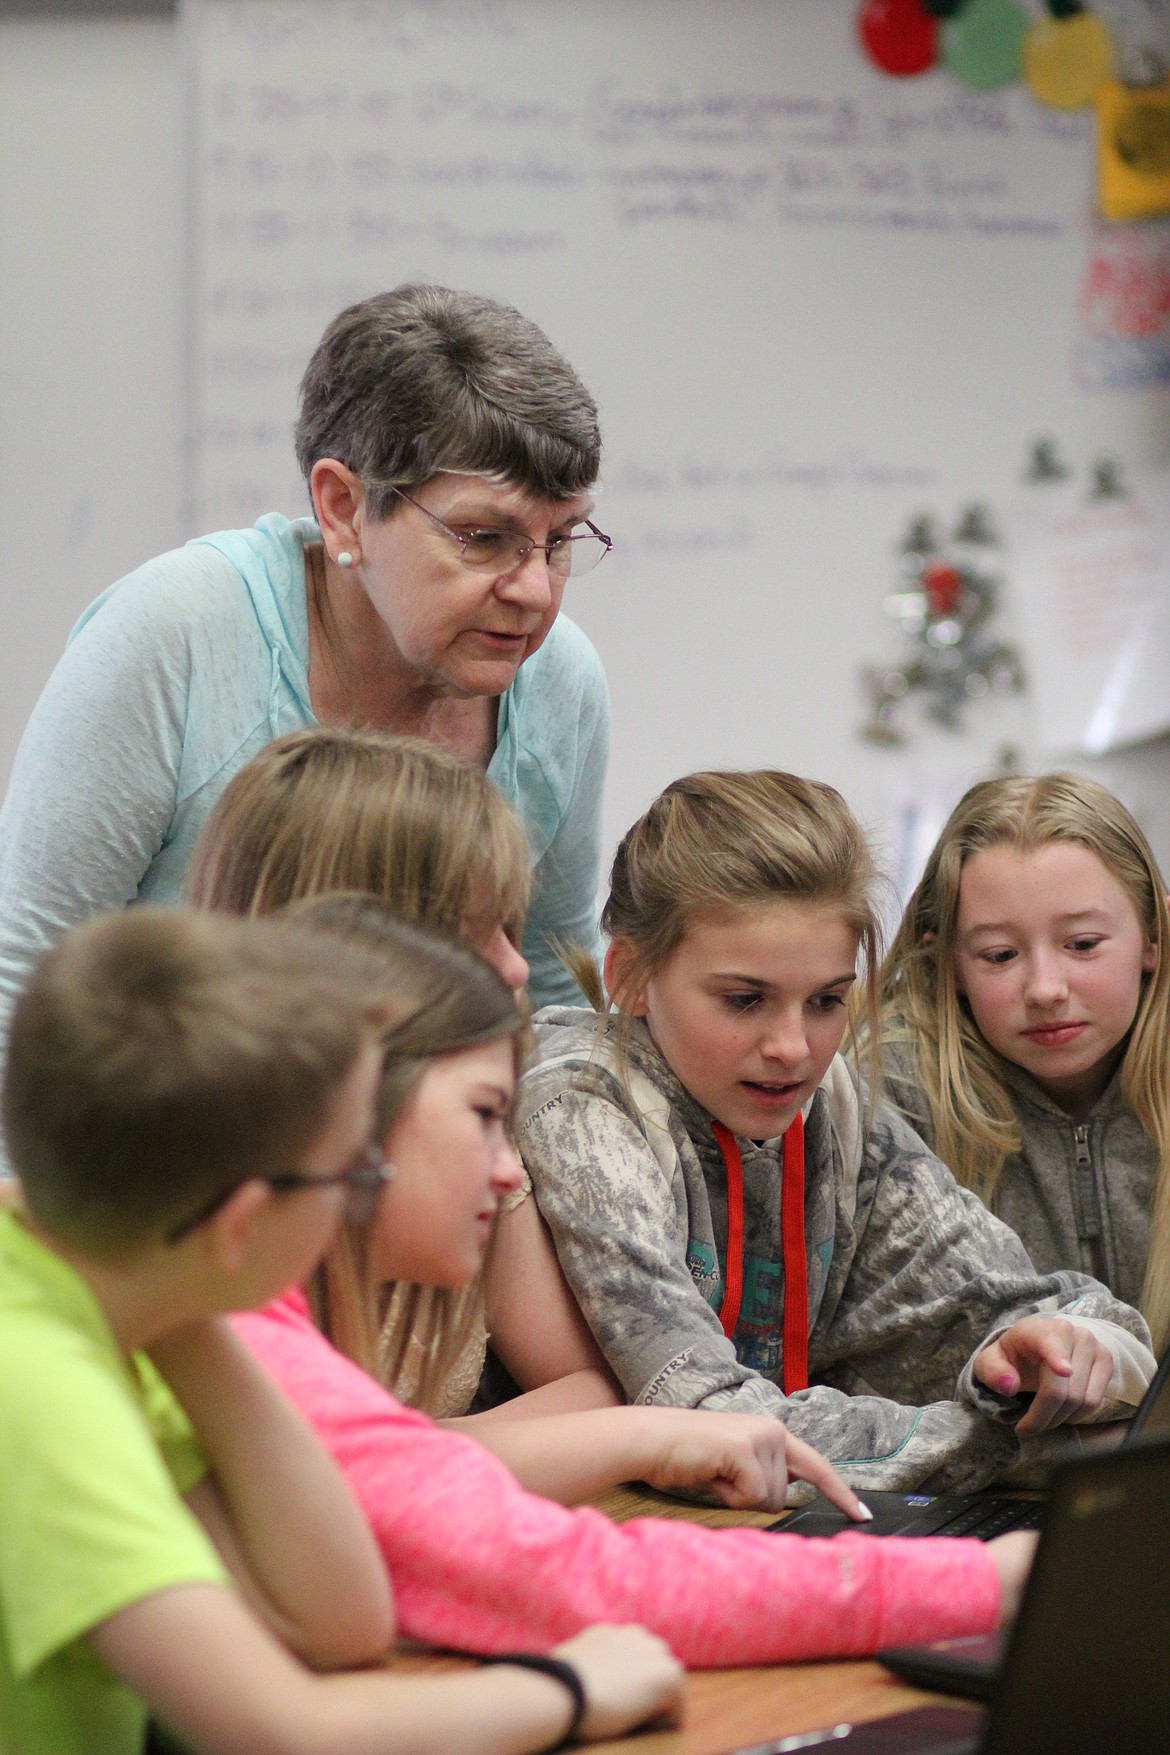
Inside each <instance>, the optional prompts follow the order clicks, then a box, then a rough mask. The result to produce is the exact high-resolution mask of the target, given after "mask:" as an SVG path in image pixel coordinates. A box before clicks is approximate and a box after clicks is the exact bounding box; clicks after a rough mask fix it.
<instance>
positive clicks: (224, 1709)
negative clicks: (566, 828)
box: [0, 910, 677, 1755]
mask: <svg viewBox="0 0 1170 1755" xmlns="http://www.w3.org/2000/svg"><path fill="white" fill-rule="evenodd" d="M379 1022H380V1020H379V1017H378V1012H377V1006H376V1003H375V1002H374V1001H373V999H372V997H371V995H370V993H369V990H368V987H367V985H366V978H365V975H364V971H362V970H361V969H360V967H359V966H358V965H357V964H356V963H352V962H350V961H349V959H348V958H347V956H346V954H345V952H344V951H343V950H342V949H341V948H340V947H339V946H338V945H337V944H336V943H334V942H332V941H329V942H328V944H327V945H322V944H319V943H318V942H317V941H315V940H314V939H313V938H312V937H311V936H308V935H306V934H304V933H300V932H296V931H294V930H292V929H290V928H288V927H285V926H280V925H275V924H272V923H268V922H264V923H261V922H254V921H248V922H243V921H235V920H227V919H223V918H219V917H212V916H199V915H194V914H182V913H179V912H164V911H150V910H134V911H131V912H130V913H128V914H125V915H119V916H110V917H108V918H106V919H102V920H98V921H95V922H92V923H90V924H89V925H87V926H84V927H81V928H79V929H78V930H77V931H75V932H73V933H70V934H68V935H66V937H65V938H64V939H62V940H61V941H60V942H59V944H58V945H57V946H56V947H55V948H54V950H52V951H51V952H50V953H49V954H48V956H47V957H45V958H44V959H43V961H42V962H41V963H40V964H39V965H38V968H37V970H36V971H35V973H34V975H33V978H32V981H31V983H30V985H29V987H28V988H27V989H26V991H25V993H24V995H23V996H22V997H21V999H20V1001H19V1002H18V1005H17V1009H16V1013H15V1016H14V1023H13V1031H12V1035H11V1038H10V1044H9V1060H8V1067H7V1071H6V1076H5V1084H4V1096H3V1117H4V1128H5V1134H6V1138H7V1144H8V1148H9V1152H10V1154H11V1158H12V1160H13V1162H14V1164H15V1165H16V1168H17V1170H18V1171H19V1174H20V1178H21V1190H20V1199H19V1203H18V1206H17V1207H16V1209H14V1210H12V1211H8V1212H4V1213H2V1214H0V1750H3V1752H4V1755H9V1751H12V1752H16V1751H19V1755H138V1752H139V1751H140V1750H141V1749H142V1746H143V1741H144V1736H145V1726H146V1716H147V1711H148V1709H153V1710H154V1712H155V1713H156V1714H157V1715H158V1716H159V1717H160V1718H161V1719H163V1720H164V1721H165V1722H166V1723H167V1724H168V1726H169V1727H171V1728H172V1729H173V1730H175V1731H176V1732H177V1733H178V1734H179V1735H180V1736H182V1737H183V1739H184V1740H185V1742H186V1743H187V1744H189V1745H190V1746H191V1747H192V1748H193V1749H194V1750H196V1751H199V1752H200V1755H251V1751H253V1750H254V1749H255V1748H257V1747H263V1748H265V1749H266V1750H272V1751H274V1752H279V1751H285V1750H287V1751H289V1752H290V1755H295V1752H299V1751H302V1750H308V1749H319V1748H321V1747H325V1746H330V1747H332V1746H344V1747H346V1748H347V1750H350V1751H352V1752H353V1755H361V1752H364V1751H368V1752H369V1755H378V1752H380V1751H386V1752H392V1751H397V1750H400V1749H404V1748H407V1747H410V1748H412V1749H420V1748H421V1749H426V1748H433V1749H435V1750H436V1751H437V1750H441V1749H447V1748H451V1747H453V1746H458V1747H465V1748H468V1749H474V1750H483V1751H484V1752H485V1755H487V1752H488V1751H495V1750H500V1751H504V1750H517V1751H519V1750H527V1749H537V1748H540V1747H542V1746H544V1745H546V1744H548V1743H550V1742H552V1741H554V1740H555V1739H556V1737H557V1736H559V1735H560V1734H561V1732H563V1730H564V1727H565V1724H566V1723H567V1722H568V1719H569V1717H570V1713H571V1712H572V1716H573V1717H574V1719H575V1718H576V1716H577V1715H576V1713H575V1712H574V1711H573V1707H574V1701H575V1700H576V1699H578V1698H582V1699H583V1700H584V1703H585V1704H586V1706H587V1708H588V1710H589V1712H590V1713H591V1714H592V1715H593V1716H594V1717H595V1718H597V1720H598V1722H599V1725H600V1723H601V1721H604V1722H605V1724H606V1726H607V1728H611V1727H613V1726H614V1723H615V1719H614V1711H615V1709H616V1714H617V1722H618V1723H619V1724H620V1725H622V1726H624V1725H625V1724H627V1723H630V1722H634V1721H635V1720H636V1719H637V1718H639V1717H642V1716H645V1714H646V1712H647V1710H654V1709H655V1708H657V1707H658V1706H661V1705H662V1704H669V1703H670V1701H671V1700H672V1699H673V1697H674V1694H675V1693H676V1690H677V1679H676V1673H675V1671H674V1667H673V1666H672V1665H670V1660H668V1659H666V1660H665V1665H666V1666H667V1667H668V1668H669V1671H670V1673H669V1675H668V1668H667V1667H664V1653H663V1652H662V1651H661V1649H659V1648H658V1647H657V1642H653V1643H654V1648H655V1649H654V1650H653V1652H652V1651H651V1649H650V1646H649V1644H647V1643H646V1642H648V1641H649V1635H642V1634H641V1633H640V1631H639V1630H627V1631H625V1632H623V1633H621V1634H618V1633H617V1630H614V1629H608V1630H606V1629H594V1630H592V1631H591V1633H589V1634H586V1635H582V1636H580V1637H579V1639H578V1640H576V1641H572V1642H570V1646H569V1648H567V1649H566V1656H567V1657H568V1658H569V1659H572V1660H575V1661H576V1664H577V1667H578V1668H579V1669H580V1671H581V1672H582V1674H581V1677H580V1678H579V1679H578V1680H577V1682H576V1684H575V1686H574V1685H573V1684H571V1683H570V1682H569V1681H568V1680H566V1678H565V1677H563V1676H562V1677H561V1678H560V1679H558V1678H557V1676H556V1675H555V1674H554V1675H548V1674H541V1673H540V1672H539V1671H532V1670H526V1669H522V1668H509V1667H507V1666H504V1667H502V1668H500V1669H498V1670H488V1671H486V1672H484V1673H483V1674H474V1673H473V1674H471V1675H468V1676H466V1677H459V1678H454V1679H452V1678H447V1677H444V1678H443V1679H442V1681H441V1682H435V1681H430V1680H427V1679H424V1678H401V1677H390V1676H378V1675H367V1676H330V1677H322V1676H319V1675H315V1674H314V1673H313V1670H315V1669H340V1668H351V1667H353V1666H357V1665H364V1664H369V1663H371V1662H374V1661H376V1660H377V1659H378V1658H379V1657H380V1656H381V1655H382V1654H383V1653H384V1652H385V1651H386V1649H387V1647H388V1645H389V1643H390V1640H391V1638H392V1635H393V1612H392V1606H391V1601H390V1594H389V1587H388V1583H387V1579H386V1575H385V1571H384V1568H383V1565H382V1562H381V1559H380V1556H379V1554H378V1551H377V1549H376V1547H375V1545H374V1543H373V1540H372V1538H371V1536H370V1534H369V1531H368V1530H367V1528H366V1526H365V1524H364V1521H363V1520H362V1518H361V1515H360V1513H359V1511H358V1509H357V1506H356V1504H355V1503H354V1501H353V1500H352V1498H351V1497H350V1494H349V1491H348V1489H347V1488H346V1486H345V1484H344V1483H343V1481H342V1480H341V1477H340V1475H339V1474H338V1473H337V1472H336V1470H335V1468H334V1466H333V1464H332V1462H331V1461H330V1460H329V1459H328V1458H327V1457H326V1455H325V1453H324V1451H323V1450H321V1448H320V1447H319V1445H318V1444H317V1442H316V1440H315V1438H314V1437H313V1436H312V1434H311V1433H310V1431H309V1429H308V1427H307V1426H305V1425H304V1424H303V1422H302V1421H301V1419H300V1416H299V1415H297V1414H296V1413H295V1412H294V1410H293V1409H292V1408H291V1406H290V1405H289V1404H288V1403H287V1402H285V1400H284V1399H283V1397H282V1396H281V1395H280V1394H279V1392H278V1391H277V1390H276V1388H275V1386H274V1385H273V1384H272V1383H270V1382H269V1380H268V1379H267V1378H266V1377H265V1375H264V1374H263V1372H262V1370H261V1369H260V1367H259V1366H258V1365H256V1364H255V1362H254V1361H253V1360H252V1359H251V1357H250V1356H249V1355H248V1354H247V1352H246V1351H245V1350H244V1348H243V1347H242V1345H241V1344H240V1343H239V1342H238V1341H237V1340H236V1339H235V1337H234V1335H233V1334H232V1333H231V1331H230V1329H229V1327H228V1326H227V1324H226V1322H225V1320H224V1317H223V1313H224V1312H226V1311H228V1310H231V1309H237V1308H242V1307H245V1306H249V1305H253V1304H258V1303H261V1302H263V1301H264V1300H266V1299H267V1298H269V1297H270V1296H271V1295H272V1294H274V1293H275V1292H276V1291H278V1290H279V1289H281V1288H282V1287H284V1286H286V1285H288V1284H290V1283H292V1282H294V1281H298V1280H300V1279H302V1278H303V1277H304V1276H305V1275H306V1274H307V1273H308V1272H309V1271H310V1270H311V1268H312V1267H313V1266H314V1264H315V1262H316V1261H317V1259H318V1257H319V1256H320V1254H321V1252H322V1251H323V1249H324V1248H325V1247H326V1245H327V1244H328V1242H329V1241H330V1239H331V1237H332V1234H333V1232H334V1229H335V1227H336V1225H337V1222H338V1219H339V1217H340V1215H341V1210H342V1201H343V1198H345V1197H347V1196H348V1197H355V1196H358V1195H363V1196H364V1197H365V1198H367V1199H370V1198H372V1199H376V1198H377V1196H378V1193H379V1192H380V1189H381V1186H382V1184H383V1182H384V1180H385V1178H386V1176H387V1175H388V1174H389V1171H388V1169H387V1167H386V1166H384V1165H382V1164H381V1163H380V1162H378V1161H376V1160H375V1159H374V1157H373V1156H372V1154H371V1151H370V1147H369V1140H370V1134H371V1130H372V1126H373V1101H374V1094H375V1089H376V1085H377V1082H378V1077H379V1072H380V1055H379V1052H378V1047H377V1041H376V1030H377V1027H378V1025H379ZM631 1635H632V1636H633V1640H632V1643H631ZM598 1636H600V1643H599V1638H598ZM615 1638H616V1639H617V1640H618V1641H619V1642H620V1643H619V1647H615V1645H614V1643H613V1641H614V1639H615ZM590 1641H592V1644H590ZM607 1641H608V1643H607ZM309 1666H312V1668H310V1667H309ZM553 1667H554V1670H555V1668H556V1666H555V1665H554V1666H553ZM567 1690H568V1692H567ZM569 1692H572V1693H573V1700H570V1699H569Z"/></svg>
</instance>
